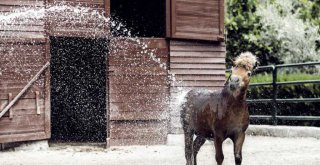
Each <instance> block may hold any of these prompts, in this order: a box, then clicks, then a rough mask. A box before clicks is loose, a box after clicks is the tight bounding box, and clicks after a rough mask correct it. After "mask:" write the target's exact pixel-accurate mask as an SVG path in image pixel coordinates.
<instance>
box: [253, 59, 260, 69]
mask: <svg viewBox="0 0 320 165" xmlns="http://www.w3.org/2000/svg"><path fill="white" fill-rule="evenodd" d="M259 64H260V63H259V61H256V63H255V64H254V67H253V70H254V69H256V68H257V67H258V66H259Z"/></svg>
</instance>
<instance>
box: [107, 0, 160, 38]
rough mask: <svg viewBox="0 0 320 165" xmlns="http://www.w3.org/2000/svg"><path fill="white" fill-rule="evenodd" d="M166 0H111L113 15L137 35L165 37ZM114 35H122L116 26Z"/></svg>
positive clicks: (133, 34)
mask: <svg viewBox="0 0 320 165" xmlns="http://www.w3.org/2000/svg"><path fill="white" fill-rule="evenodd" d="M165 7H166V1H164V0H134V1H133V0H111V1H110V9H111V10H110V11H111V16H112V18H114V19H115V20H117V21H118V23H119V22H121V23H122V24H124V25H125V26H126V28H128V29H129V30H130V31H131V34H132V36H135V37H165V23H166V22H165V20H166V17H165V16H166V15H165V14H166V13H165ZM115 29H116V30H115ZM115 29H114V30H113V35H114V36H122V35H125V34H122V32H126V31H125V30H120V29H117V28H115Z"/></svg>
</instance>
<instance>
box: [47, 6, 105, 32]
mask: <svg viewBox="0 0 320 165" xmlns="http://www.w3.org/2000/svg"><path fill="white" fill-rule="evenodd" d="M109 4H110V2H109V0H67V1H66V0H49V3H48V5H47V8H50V7H54V6H60V7H59V9H60V10H62V11H58V12H57V10H53V11H52V10H48V12H47V13H46V14H47V16H48V17H47V21H48V22H47V23H48V32H49V34H50V36H66V37H86V38H87V37H93V38H105V37H107V36H108V34H109V23H108V19H107V18H106V17H104V16H107V17H108V16H109V15H110V8H109V7H110V5H109Z"/></svg>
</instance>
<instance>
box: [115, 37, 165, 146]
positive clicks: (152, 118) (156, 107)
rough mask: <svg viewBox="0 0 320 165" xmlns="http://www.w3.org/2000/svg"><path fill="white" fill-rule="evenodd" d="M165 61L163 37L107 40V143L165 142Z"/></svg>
mask: <svg viewBox="0 0 320 165" xmlns="http://www.w3.org/2000/svg"><path fill="white" fill-rule="evenodd" d="M167 61H168V46H167V42H166V40H165V39H139V40H133V39H129V38H118V39H113V40H111V42H110V54H109V104H110V110H109V111H110V112H109V115H110V116H109V117H110V144H111V145H133V144H163V143H165V141H166V134H167V122H166V121H167V120H166V118H167V110H168V94H169V89H168V86H169V85H168V83H167V82H168V81H167V69H166V68H164V65H167V63H168V62H167ZM161 66H162V67H161Z"/></svg>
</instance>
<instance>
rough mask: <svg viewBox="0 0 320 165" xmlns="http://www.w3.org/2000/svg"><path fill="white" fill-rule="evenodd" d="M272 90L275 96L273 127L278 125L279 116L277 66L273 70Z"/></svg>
mask: <svg viewBox="0 0 320 165" xmlns="http://www.w3.org/2000/svg"><path fill="white" fill-rule="evenodd" d="M272 88H273V91H272V93H273V96H272V111H273V112H272V122H273V125H277V124H278V119H277V114H278V105H277V97H278V86H277V66H276V65H274V66H273V70H272Z"/></svg>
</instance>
